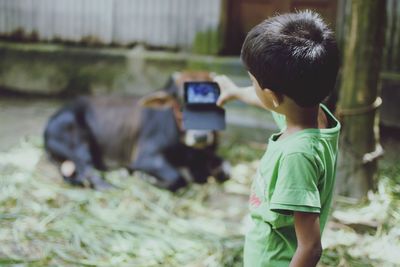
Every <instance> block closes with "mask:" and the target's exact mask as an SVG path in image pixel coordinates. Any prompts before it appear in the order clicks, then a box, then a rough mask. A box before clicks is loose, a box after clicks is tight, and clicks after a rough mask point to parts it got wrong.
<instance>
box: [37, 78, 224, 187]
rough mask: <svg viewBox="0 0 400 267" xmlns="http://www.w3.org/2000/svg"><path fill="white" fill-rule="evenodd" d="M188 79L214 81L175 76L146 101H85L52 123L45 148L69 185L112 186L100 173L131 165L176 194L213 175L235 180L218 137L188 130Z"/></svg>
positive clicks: (57, 115)
mask: <svg viewBox="0 0 400 267" xmlns="http://www.w3.org/2000/svg"><path fill="white" fill-rule="evenodd" d="M186 80H194V81H202V80H210V76H209V74H208V73H202V72H198V73H181V74H178V75H174V78H171V80H170V82H169V83H168V84H167V86H166V87H165V88H164V89H162V90H159V91H156V92H155V93H153V94H150V95H148V96H145V97H143V98H137V97H133V96H132V97H126V96H125V97H116V96H107V97H81V98H79V99H77V100H75V101H74V102H72V103H70V104H69V105H66V106H64V107H62V108H61V109H60V110H58V111H57V112H56V113H55V114H54V115H53V116H52V117H51V118H50V119H49V121H48V123H47V126H46V129H45V133H44V140H45V149H46V151H47V153H48V155H49V156H50V158H51V159H52V160H53V161H55V162H56V163H57V164H58V166H59V168H60V172H61V174H62V176H63V178H64V180H65V181H67V182H69V183H71V184H74V185H81V186H82V185H90V186H91V187H93V188H95V189H105V188H108V187H110V184H108V183H107V182H106V181H104V180H103V179H102V178H101V177H100V176H99V174H98V172H96V171H95V169H97V170H101V171H105V170H108V169H113V168H120V167H125V168H127V169H128V170H129V171H130V172H132V171H136V170H137V171H142V172H145V173H147V174H150V175H151V176H154V177H155V178H156V182H155V185H156V186H159V187H162V188H166V189H169V190H172V191H175V190H177V189H178V188H180V187H182V186H185V185H186V183H187V177H185V175H184V174H183V172H182V171H181V169H182V168H184V169H186V172H185V173H186V174H189V175H186V176H190V177H191V179H192V180H193V181H194V182H197V183H204V182H206V181H207V178H208V177H209V176H214V177H215V178H216V179H217V180H219V181H224V180H226V179H228V178H229V173H228V172H229V170H228V169H229V164H228V163H226V162H225V161H223V160H222V159H221V158H220V157H219V156H217V155H216V148H217V133H216V132H213V131H209V132H204V131H202V132H199V131H184V130H182V127H181V124H182V121H181V118H182V115H181V111H180V99H182V97H181V96H182V84H183V82H184V81H186Z"/></svg>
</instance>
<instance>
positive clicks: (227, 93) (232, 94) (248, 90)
mask: <svg viewBox="0 0 400 267" xmlns="http://www.w3.org/2000/svg"><path fill="white" fill-rule="evenodd" d="M214 81H215V82H217V83H218V85H219V87H220V89H221V95H220V97H219V98H218V101H217V105H218V106H223V105H224V104H225V103H226V102H228V101H230V100H240V101H242V102H244V103H246V104H249V105H253V106H257V107H260V108H265V107H264V106H263V104H262V103H261V101H260V100H259V99H258V97H257V95H256V92H255V90H254V88H253V86H249V87H243V88H239V87H238V86H237V85H236V84H234V83H233V82H232V80H231V79H229V78H228V77H227V76H225V75H218V76H216V77H215V78H214Z"/></svg>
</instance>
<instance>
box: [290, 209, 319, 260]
mask: <svg viewBox="0 0 400 267" xmlns="http://www.w3.org/2000/svg"><path fill="white" fill-rule="evenodd" d="M293 216H294V226H295V230H296V237H297V249H296V252H295V254H294V256H293V258H292V261H291V262H290V267H314V266H316V265H317V263H318V261H319V259H320V258H321V254H322V246H321V233H320V225H319V213H308V212H294V214H293Z"/></svg>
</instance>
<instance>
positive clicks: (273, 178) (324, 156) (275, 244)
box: [244, 105, 340, 267]
mask: <svg viewBox="0 0 400 267" xmlns="http://www.w3.org/2000/svg"><path fill="white" fill-rule="evenodd" d="M321 107H322V109H323V110H324V112H325V114H326V115H327V117H328V121H329V124H330V126H331V127H330V128H326V129H304V130H301V131H298V132H296V133H294V134H292V135H289V136H287V137H286V138H284V139H282V140H277V139H278V137H279V135H280V134H281V133H278V134H274V135H272V136H271V137H270V139H269V141H268V148H267V151H266V152H265V154H264V155H263V157H262V158H261V160H260V165H259V168H258V170H257V173H256V176H255V177H254V180H253V183H252V188H251V195H250V199H249V206H250V216H251V218H252V227H251V228H250V229H249V232H248V233H247V235H246V241H245V249H244V265H245V266H248V267H257V266H263V267H264V266H273V267H279V266H288V265H289V263H290V260H291V258H292V257H293V254H294V252H295V250H296V247H297V239H296V233H295V230H294V221H293V216H292V214H293V212H294V211H303V212H313V213H319V214H320V226H321V233H322V230H323V229H324V227H325V224H326V221H327V218H328V214H329V207H330V204H331V200H332V194H333V186H334V183H335V168H336V155H337V149H338V137H339V131H340V124H339V122H338V121H337V120H336V119H335V117H334V116H333V115H332V114H331V113H330V112H329V110H328V109H327V108H326V107H325V106H323V105H321ZM273 117H274V119H275V120H276V122H277V124H278V126H279V128H280V129H281V130H283V129H284V128H285V127H286V125H285V121H284V120H285V118H284V116H282V115H280V114H273Z"/></svg>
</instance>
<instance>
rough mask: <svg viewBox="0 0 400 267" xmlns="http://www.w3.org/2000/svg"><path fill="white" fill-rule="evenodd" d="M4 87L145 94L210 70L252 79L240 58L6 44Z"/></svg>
mask: <svg viewBox="0 0 400 267" xmlns="http://www.w3.org/2000/svg"><path fill="white" fill-rule="evenodd" d="M0 58H1V59H2V60H1V61H0V87H3V88H6V89H10V90H14V91H18V92H28V93H38V94H48V95H56V94H60V93H65V94H82V93H94V94H102V93H133V94H144V93H147V92H149V91H153V90H155V89H158V88H160V87H161V86H162V85H164V83H165V82H166V81H167V79H168V77H169V76H170V75H171V73H173V72H174V71H179V70H184V69H197V70H210V71H214V72H219V73H225V74H228V75H231V76H234V77H238V79H239V80H240V79H246V80H247V77H246V72H245V70H244V68H243V66H242V65H241V62H240V60H239V58H238V57H227V58H225V57H212V56H195V55H191V54H186V53H173V52H155V51H151V52H149V51H146V50H144V49H143V48H141V47H136V48H135V49H122V48H118V49H117V48H115V49H110V48H78V47H71V46H62V45H48V44H46V45H43V44H23V43H22V44H21V43H8V42H3V43H0Z"/></svg>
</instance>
